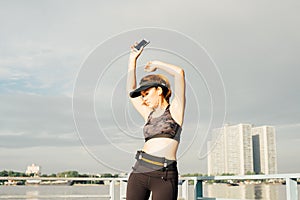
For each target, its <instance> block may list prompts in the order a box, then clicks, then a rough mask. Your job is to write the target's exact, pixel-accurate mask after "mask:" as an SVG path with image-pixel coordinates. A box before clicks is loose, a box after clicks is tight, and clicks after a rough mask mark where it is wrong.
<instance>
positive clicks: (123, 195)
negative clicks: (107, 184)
mask: <svg viewBox="0 0 300 200" xmlns="http://www.w3.org/2000/svg"><path fill="white" fill-rule="evenodd" d="M126 189H127V182H126V181H125V180H120V200H122V199H126Z"/></svg>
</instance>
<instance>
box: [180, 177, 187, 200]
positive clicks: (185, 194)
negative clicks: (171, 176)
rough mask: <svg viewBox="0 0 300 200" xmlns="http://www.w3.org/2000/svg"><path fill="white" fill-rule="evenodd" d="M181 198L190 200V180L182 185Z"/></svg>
mask: <svg viewBox="0 0 300 200" xmlns="http://www.w3.org/2000/svg"><path fill="white" fill-rule="evenodd" d="M181 191H182V192H181V194H182V195H181V196H182V198H183V199H185V200H188V199H189V180H184V181H183V183H182V188H181Z"/></svg>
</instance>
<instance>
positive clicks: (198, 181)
mask: <svg viewBox="0 0 300 200" xmlns="http://www.w3.org/2000/svg"><path fill="white" fill-rule="evenodd" d="M299 178H300V173H296V174H272V175H245V176H199V177H180V178H179V180H180V182H181V183H182V184H181V187H180V188H179V189H180V192H179V193H180V194H181V196H180V197H179V199H182V200H188V199H189V192H188V191H189V190H188V188H189V181H192V182H193V195H194V199H195V200H196V199H205V198H204V197H203V181H208V180H265V179H284V180H285V181H286V198H287V200H298V190H297V179H299ZM0 180H12V181H20V180H41V181H55V180H65V181H66V180H67V181H106V182H109V194H106V195H84V197H89V198H109V199H111V200H115V199H116V196H115V185H117V184H116V183H119V185H120V195H119V199H120V200H123V199H126V187H127V178H96V177H90V178H77V177H74V178H57V177H54V178H51V177H0ZM58 197H60V198H83V196H82V195H64V196H61V195H58V196H53V195H51V196H38V198H58ZM3 198H4V199H9V198H10V199H16V198H18V197H16V196H3V197H2V196H0V199H3Z"/></svg>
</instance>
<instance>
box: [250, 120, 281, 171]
mask: <svg viewBox="0 0 300 200" xmlns="http://www.w3.org/2000/svg"><path fill="white" fill-rule="evenodd" d="M252 137H253V157H254V160H253V162H254V163H253V166H254V171H255V173H264V174H276V173H277V156H276V137H275V128H274V127H271V126H261V127H255V128H252Z"/></svg>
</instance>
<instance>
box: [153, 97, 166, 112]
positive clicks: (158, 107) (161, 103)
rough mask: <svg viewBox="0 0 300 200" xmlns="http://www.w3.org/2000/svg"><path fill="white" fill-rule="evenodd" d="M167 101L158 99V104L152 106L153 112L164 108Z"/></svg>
mask: <svg viewBox="0 0 300 200" xmlns="http://www.w3.org/2000/svg"><path fill="white" fill-rule="evenodd" d="M168 105H169V103H168V102H167V101H166V100H165V99H164V98H163V99H162V100H161V101H159V103H158V105H157V106H156V107H155V108H153V110H154V112H160V111H162V110H166V108H167V107H168Z"/></svg>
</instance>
